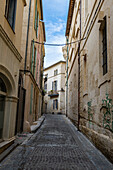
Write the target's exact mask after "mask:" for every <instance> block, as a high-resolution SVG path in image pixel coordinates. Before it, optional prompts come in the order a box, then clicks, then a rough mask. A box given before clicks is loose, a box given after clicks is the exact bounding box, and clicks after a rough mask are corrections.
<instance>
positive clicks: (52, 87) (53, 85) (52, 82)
mask: <svg viewBox="0 0 113 170" xmlns="http://www.w3.org/2000/svg"><path fill="white" fill-rule="evenodd" d="M53 86H54V82H52V90H53Z"/></svg>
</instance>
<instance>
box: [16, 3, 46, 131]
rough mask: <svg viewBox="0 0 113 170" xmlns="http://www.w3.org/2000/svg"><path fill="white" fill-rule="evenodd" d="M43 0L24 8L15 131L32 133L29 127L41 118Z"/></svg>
mask: <svg viewBox="0 0 113 170" xmlns="http://www.w3.org/2000/svg"><path fill="white" fill-rule="evenodd" d="M42 20H43V7H42V0H35V1H31V0H30V1H29V0H27V6H26V7H25V9H24V16H23V26H22V39H21V52H22V56H23V60H22V63H21V68H20V75H19V93H18V97H19V102H18V111H17V126H16V132H21V131H30V125H32V124H33V122H34V121H37V119H38V118H39V117H40V116H41V105H42V85H41V84H42V83H41V82H42V78H40V77H41V76H42V74H43V62H44V56H45V49H44V46H43V45H41V44H38V43H37V42H39V43H43V42H45V26H44V22H42Z"/></svg>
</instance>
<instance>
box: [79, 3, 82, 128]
mask: <svg viewBox="0 0 113 170" xmlns="http://www.w3.org/2000/svg"><path fill="white" fill-rule="evenodd" d="M81 7H82V0H80V40H81ZM80 44H81V41H80V42H79V43H78V131H79V130H80V129H79V126H80V64H81V63H80Z"/></svg>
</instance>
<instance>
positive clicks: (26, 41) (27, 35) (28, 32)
mask: <svg viewBox="0 0 113 170" xmlns="http://www.w3.org/2000/svg"><path fill="white" fill-rule="evenodd" d="M30 11H31V0H29V14H28V25H27V38H26V51H25V62H24V74H25V70H26V63H27V49H28V38H29V24H30Z"/></svg>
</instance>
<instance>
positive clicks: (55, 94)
mask: <svg viewBox="0 0 113 170" xmlns="http://www.w3.org/2000/svg"><path fill="white" fill-rule="evenodd" d="M48 96H50V97H58V96H59V93H58V92H57V91H54V90H51V91H49V92H48Z"/></svg>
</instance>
